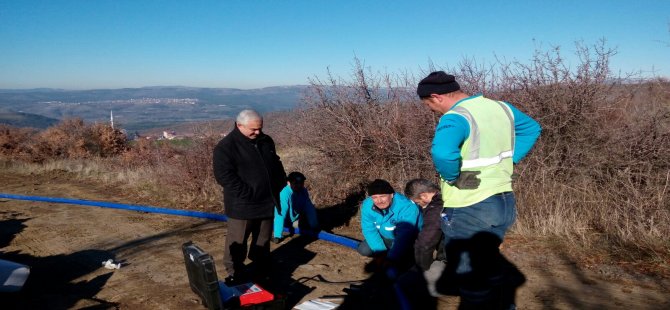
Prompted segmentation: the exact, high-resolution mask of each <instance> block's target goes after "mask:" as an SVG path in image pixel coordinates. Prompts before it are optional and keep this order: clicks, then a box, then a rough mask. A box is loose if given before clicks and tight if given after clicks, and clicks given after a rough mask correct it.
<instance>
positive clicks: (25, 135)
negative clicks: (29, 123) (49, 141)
mask: <svg viewBox="0 0 670 310" xmlns="http://www.w3.org/2000/svg"><path fill="white" fill-rule="evenodd" d="M33 135H35V130H34V129H30V128H19V127H13V126H8V125H5V124H0V155H2V156H3V157H5V158H9V159H12V158H13V159H18V158H20V157H22V156H24V155H25V154H26V153H27V152H28V150H29V141H30V139H31V138H32V136H33Z"/></svg>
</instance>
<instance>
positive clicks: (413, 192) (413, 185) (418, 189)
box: [405, 179, 440, 199]
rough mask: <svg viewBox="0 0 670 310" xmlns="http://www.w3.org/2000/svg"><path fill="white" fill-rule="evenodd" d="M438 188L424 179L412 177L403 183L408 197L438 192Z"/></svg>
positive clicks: (412, 197)
mask: <svg viewBox="0 0 670 310" xmlns="http://www.w3.org/2000/svg"><path fill="white" fill-rule="evenodd" d="M439 191H440V188H439V187H437V185H435V183H433V182H431V181H428V180H426V179H414V180H411V181H409V182H407V184H406V185H405V196H407V197H408V198H409V199H415V198H418V197H419V195H421V194H423V193H435V192H439Z"/></svg>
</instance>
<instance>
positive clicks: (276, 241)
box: [272, 237, 282, 244]
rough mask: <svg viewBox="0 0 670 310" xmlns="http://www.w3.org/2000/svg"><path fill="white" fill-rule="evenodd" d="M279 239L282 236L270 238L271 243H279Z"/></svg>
mask: <svg viewBox="0 0 670 310" xmlns="http://www.w3.org/2000/svg"><path fill="white" fill-rule="evenodd" d="M281 240H282V238H276V237H273V238H272V243H274V244H279V243H281Z"/></svg>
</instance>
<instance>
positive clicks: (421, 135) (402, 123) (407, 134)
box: [286, 60, 435, 196]
mask: <svg viewBox="0 0 670 310" xmlns="http://www.w3.org/2000/svg"><path fill="white" fill-rule="evenodd" d="M310 82H311V86H310V88H309V90H308V91H307V93H306V94H305V96H304V98H303V106H302V109H300V110H299V111H297V113H298V116H297V119H296V120H295V121H294V122H292V123H291V124H287V126H286V128H289V129H287V130H288V131H290V132H291V133H293V135H294V137H295V139H294V141H296V143H298V144H300V145H306V146H309V147H311V148H314V149H315V150H316V151H317V152H318V153H319V154H320V156H323V158H324V160H325V162H327V163H328V164H327V165H322V167H321V170H320V173H322V174H324V175H325V178H326V179H328V180H329V181H330V182H328V187H329V189H328V190H329V191H333V190H335V192H340V193H341V195H339V196H343V195H342V194H345V192H346V191H350V190H352V189H355V188H360V187H361V186H362V185H363V184H364V183H366V182H367V181H369V180H371V179H375V178H385V179H388V180H389V181H391V182H393V183H395V185H396V188H398V189H400V187H401V186H402V184H401V183H402V182H403V181H404V180H407V179H408V178H409V177H411V176H416V175H426V174H429V175H433V174H434V173H433V172H432V168H431V163H430V160H429V159H430V155H429V153H428V150H427V148H426V147H425V146H426V145H429V144H430V139H431V137H430V134H431V129H432V128H433V127H434V125H435V117H434V116H433V115H432V113H431V112H430V111H427V110H426V109H425V108H423V107H422V106H421V105H420V103H418V102H417V101H416V100H413V98H414V95H413V88H414V86H413V79H411V78H409V77H407V76H394V75H390V74H380V73H372V72H370V71H367V72H366V71H365V68H364V66H363V64H362V63H361V62H360V61H358V60H356V62H355V68H354V72H353V81H345V80H342V79H338V78H335V77H333V76H332V75H331V74H330V73H329V74H328V76H327V79H326V80H325V81H322V80H321V79H319V78H313V79H312V80H311V81H310Z"/></svg>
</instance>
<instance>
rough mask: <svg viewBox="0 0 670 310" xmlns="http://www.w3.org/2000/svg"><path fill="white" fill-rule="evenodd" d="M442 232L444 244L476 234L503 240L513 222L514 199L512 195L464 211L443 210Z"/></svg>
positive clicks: (485, 200) (514, 212)
mask: <svg viewBox="0 0 670 310" xmlns="http://www.w3.org/2000/svg"><path fill="white" fill-rule="evenodd" d="M445 212H446V215H447V216H446V220H445V218H444V217H443V219H442V223H441V228H442V233H444V239H445V244H447V245H448V244H449V243H450V241H452V240H456V239H470V238H472V236H474V235H475V234H476V233H478V232H490V233H492V234H494V235H496V236H498V238H500V240H501V241H502V240H503V237H504V236H505V233H506V232H507V230H508V229H509V228H510V227H511V226H512V224H514V221H515V220H516V199H515V198H514V193H513V192H504V193H500V194H495V195H493V196H490V197H488V198H486V199H484V200H482V201H480V202H478V203H476V204H473V205H471V206H467V207H463V208H445Z"/></svg>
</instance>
